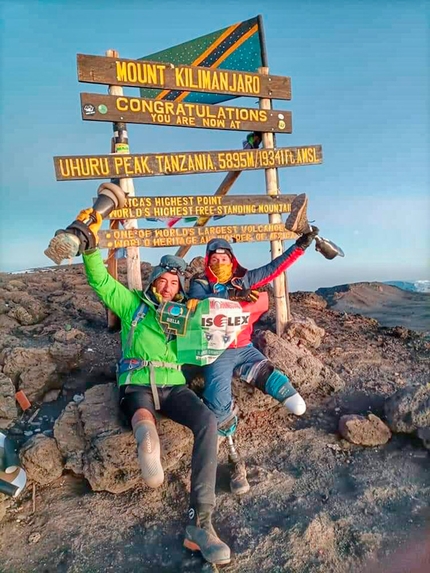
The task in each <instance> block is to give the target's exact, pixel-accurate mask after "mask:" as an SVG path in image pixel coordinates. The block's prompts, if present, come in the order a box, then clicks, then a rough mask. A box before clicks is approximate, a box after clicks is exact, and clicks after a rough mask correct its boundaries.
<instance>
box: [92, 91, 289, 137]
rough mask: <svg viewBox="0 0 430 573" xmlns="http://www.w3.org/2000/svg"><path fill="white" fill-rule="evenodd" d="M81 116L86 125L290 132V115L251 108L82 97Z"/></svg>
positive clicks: (119, 97)
mask: <svg viewBox="0 0 430 573" xmlns="http://www.w3.org/2000/svg"><path fill="white" fill-rule="evenodd" d="M81 113H82V119H83V120H85V121H125V122H126V123H137V124H142V123H143V124H149V125H170V126H174V127H192V128H203V129H221V130H223V129H224V130H231V131H271V132H273V133H275V132H276V133H291V132H292V120H291V115H292V114H291V112H290V111H285V110H279V111H278V110H277V111H276V112H275V111H266V110H262V109H258V108H257V109H255V108H251V107H237V106H228V105H222V106H221V105H209V104H205V103H186V102H180V103H176V102H172V101H165V100H154V99H148V98H140V97H127V96H108V95H104V94H93V93H81Z"/></svg>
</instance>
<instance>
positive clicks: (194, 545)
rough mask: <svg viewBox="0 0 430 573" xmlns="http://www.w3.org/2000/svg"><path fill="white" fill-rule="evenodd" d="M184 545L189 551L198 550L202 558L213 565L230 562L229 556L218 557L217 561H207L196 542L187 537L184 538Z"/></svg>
mask: <svg viewBox="0 0 430 573" xmlns="http://www.w3.org/2000/svg"><path fill="white" fill-rule="evenodd" d="M184 547H186V548H187V549H189V550H190V551H200V553H201V554H202V556H203V558H204V559H205V560H206V561H207V562H208V563H213V564H214V565H228V563H230V561H231V557H230V558H229V559H219V560H218V561H208V560H207V559H206V557H205V556H204V554H203V552H202V550H201V549H200V547H199V546H198V545H197V543H194V541H190V540H189V539H184Z"/></svg>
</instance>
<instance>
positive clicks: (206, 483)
mask: <svg viewBox="0 0 430 573" xmlns="http://www.w3.org/2000/svg"><path fill="white" fill-rule="evenodd" d="M158 395H159V398H160V406H161V408H160V410H159V413H160V414H162V415H163V416H166V417H167V418H170V420H173V421H174V422H177V423H178V424H181V425H182V426H186V427H187V428H189V429H190V430H191V431H192V432H193V435H194V445H193V454H192V459H191V496H190V504H191V507H196V505H197V504H198V505H200V504H209V505H212V506H215V481H216V469H217V442H218V436H217V420H216V417H215V414H213V412H211V411H210V410H209V408H208V407H207V406H206V405H205V404H204V403H203V402H202V401H201V400H200V398H198V397H197V396H196V394H195V393H194V392H193V391H192V390H190V389H189V388H188V387H187V386H166V387H164V388H159V389H158ZM120 408H121V410H122V412H123V413H124V414H125V416H126V417H127V419H128V420H129V421H130V422H131V419H132V417H133V415H134V414H135V412H136V410H138V409H139V408H145V409H146V410H149V411H150V412H151V413H152V414H153V415H154V416H155V415H156V410H155V406H154V399H153V397H152V392H151V388H150V387H149V386H137V385H133V384H130V385H127V386H121V387H120Z"/></svg>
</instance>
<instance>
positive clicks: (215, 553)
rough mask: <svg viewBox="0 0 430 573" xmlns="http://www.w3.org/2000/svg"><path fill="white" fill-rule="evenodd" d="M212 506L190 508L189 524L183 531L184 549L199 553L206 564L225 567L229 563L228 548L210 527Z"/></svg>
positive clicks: (211, 526)
mask: <svg viewBox="0 0 430 573" xmlns="http://www.w3.org/2000/svg"><path fill="white" fill-rule="evenodd" d="M212 512H213V506H212V505H201V506H199V507H198V508H197V509H194V508H191V509H190V511H189V517H190V520H191V524H190V525H188V526H187V528H186V529H185V539H184V547H186V548H187V549H190V550H191V551H200V553H201V554H202V556H203V558H204V559H206V561H207V562H208V563H213V564H214V565H226V564H227V563H230V560H231V555H230V547H229V546H228V545H227V544H226V543H224V542H223V541H221V539H220V538H219V537H218V535H217V534H216V531H215V529H214V528H213V525H212Z"/></svg>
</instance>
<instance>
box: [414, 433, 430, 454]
mask: <svg viewBox="0 0 430 573" xmlns="http://www.w3.org/2000/svg"><path fill="white" fill-rule="evenodd" d="M417 435H418V437H419V438H420V439H421V440H422V442H423V444H424V447H425V448H427V449H428V450H430V428H418V431H417Z"/></svg>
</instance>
